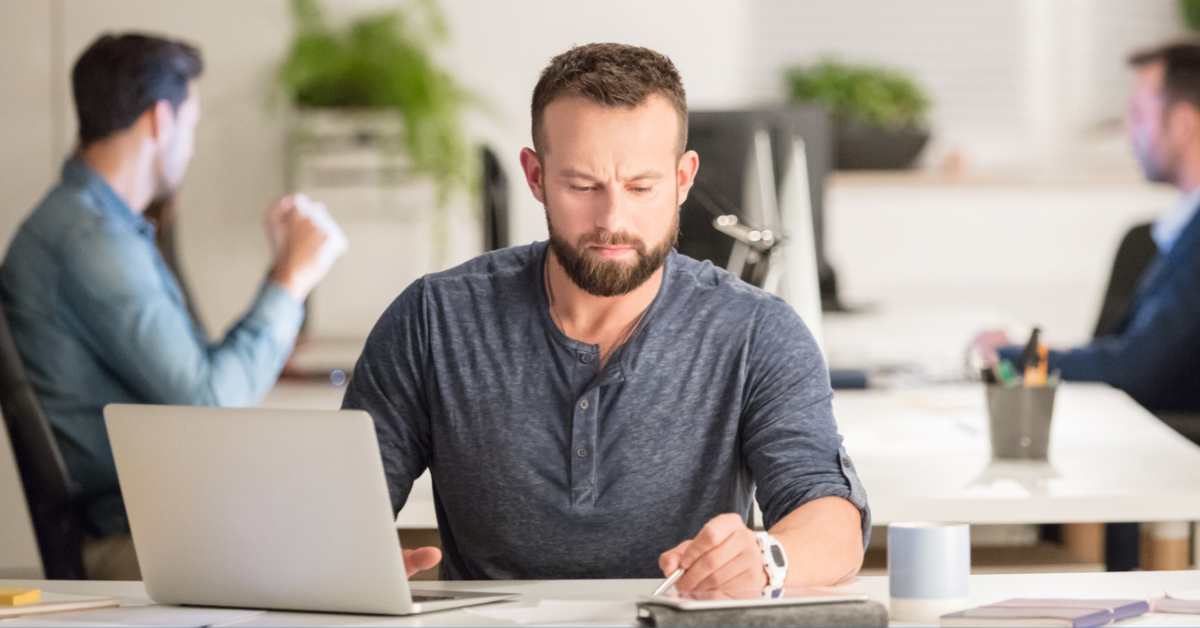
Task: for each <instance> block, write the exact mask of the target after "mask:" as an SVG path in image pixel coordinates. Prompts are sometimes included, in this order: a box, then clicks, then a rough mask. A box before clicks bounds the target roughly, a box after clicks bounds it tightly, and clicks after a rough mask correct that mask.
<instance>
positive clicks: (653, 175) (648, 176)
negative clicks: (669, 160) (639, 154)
mask: <svg viewBox="0 0 1200 628" xmlns="http://www.w3.org/2000/svg"><path fill="white" fill-rule="evenodd" d="M558 176H560V177H562V178H564V179H586V180H588V181H596V180H597V179H596V177H593V176H592V175H590V174H587V173H583V172H580V171H578V170H574V169H571V168H567V169H566V170H562V171H560V172H559V173H558ZM661 178H663V174H662V173H661V172H659V171H658V170H647V171H645V172H642V173H639V174H636V175H634V176H632V177H629V179H628V180H630V181H653V180H657V179H661Z"/></svg>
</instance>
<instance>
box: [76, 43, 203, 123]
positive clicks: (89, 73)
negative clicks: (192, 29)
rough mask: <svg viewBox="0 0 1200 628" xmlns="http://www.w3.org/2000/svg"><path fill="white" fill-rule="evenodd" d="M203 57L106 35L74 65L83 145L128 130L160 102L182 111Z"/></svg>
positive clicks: (177, 47)
mask: <svg viewBox="0 0 1200 628" xmlns="http://www.w3.org/2000/svg"><path fill="white" fill-rule="evenodd" d="M203 69H204V62H203V61H202V60H201V58H200V51H199V50H197V49H196V48H195V47H194V46H191V45H189V44H186V43H183V42H181V41H172V40H169V39H163V38H160V37H151V36H148V35H137V34H127V35H103V36H101V37H100V38H99V39H97V40H96V41H95V42H93V43H92V45H91V46H88V49H87V50H85V51H84V52H83V54H82V55H80V56H79V59H78V60H77V61H75V68H74V70H72V72H71V85H72V88H73V89H74V92H75V112H76V114H77V115H78V116H79V143H80V145H81V146H87V145H88V144H91V143H92V142H95V141H97V140H102V139H104V138H106V137H108V136H110V135H112V134H113V133H116V132H118V131H123V130H125V129H128V128H129V127H130V126H132V125H133V123H134V122H135V121H137V119H138V117H140V116H141V115H142V113H144V112H145V111H146V110H147V109H150V108H152V107H154V105H155V104H156V103H158V102H159V101H160V100H165V101H167V102H168V103H170V104H171V108H172V110H175V111H178V110H179V105H180V104H182V103H183V101H185V100H187V97H188V83H189V82H190V81H191V80H192V79H194V78H196V77H197V76H200V72H201V71H203Z"/></svg>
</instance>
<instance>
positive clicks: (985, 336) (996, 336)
mask: <svg viewBox="0 0 1200 628" xmlns="http://www.w3.org/2000/svg"><path fill="white" fill-rule="evenodd" d="M1011 344H1012V342H1011V341H1010V340H1009V339H1008V334H1005V333H1004V332H1003V331H1000V330H998V329H996V330H990V331H985V332H983V333H981V334H979V335H978V336H975V339H974V340H972V341H971V344H970V345H969V346H968V347H967V351H968V353H970V352H975V353H976V354H978V355H979V357H980V358H982V360H983V363H984V364H995V363H996V362H998V361H999V360H1000V357H999V355H998V354H997V353H996V350H997V349H999V348H1000V347H1007V346H1008V345H1011Z"/></svg>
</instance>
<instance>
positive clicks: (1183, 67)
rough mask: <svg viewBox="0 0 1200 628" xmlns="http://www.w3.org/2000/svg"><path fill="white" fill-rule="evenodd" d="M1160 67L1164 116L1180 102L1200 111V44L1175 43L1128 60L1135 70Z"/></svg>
mask: <svg viewBox="0 0 1200 628" xmlns="http://www.w3.org/2000/svg"><path fill="white" fill-rule="evenodd" d="M1158 63H1161V64H1162V65H1163V86H1162V97H1163V105H1164V106H1163V114H1164V115H1165V114H1166V112H1167V110H1168V109H1169V108H1170V106H1171V105H1174V104H1175V103H1178V102H1186V103H1188V104H1190V105H1192V106H1193V107H1195V108H1196V109H1197V110H1200V44H1196V43H1193V42H1175V43H1170V44H1167V45H1165V46H1159V47H1158V48H1152V49H1149V50H1143V51H1141V52H1136V53H1134V54H1133V55H1130V57H1129V64H1130V65H1132V66H1133V67H1135V68H1141V67H1144V66H1147V65H1154V64H1158Z"/></svg>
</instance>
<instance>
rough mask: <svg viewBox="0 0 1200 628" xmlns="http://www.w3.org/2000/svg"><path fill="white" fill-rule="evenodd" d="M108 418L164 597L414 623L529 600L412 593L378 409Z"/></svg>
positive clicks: (192, 411)
mask: <svg viewBox="0 0 1200 628" xmlns="http://www.w3.org/2000/svg"><path fill="white" fill-rule="evenodd" d="M104 418H105V422H106V423H107V424H108V436H109V440H110V441H111V442H112V450H113V457H114V458H115V460H116V464H117V476H118V479H119V480H120V483H121V492H122V493H123V494H124V496H125V507H126V510H127V511H128V513H129V527H130V529H131V531H132V533H133V544H134V547H135V548H136V550H137V555H138V563H139V564H140V566H141V569H142V578H143V580H144V581H145V585H146V592H147V593H148V594H149V596H150V598H151V599H153V600H154V601H155V602H159V603H162V604H194V605H202V606H226V607H242V608H261V609H286V610H299V611H325V612H340V613H372V614H385V615H409V614H414V613H424V612H429V611H439V610H444V609H450V608H457V607H461V606H469V605H475V604H484V603H488V602H497V601H504V600H511V599H513V598H515V597H516V596H515V595H511V594H505V593H494V592H478V593H473V592H462V591H442V590H433V591H418V590H410V589H409V586H408V578H407V577H406V575H405V571H404V561H403V559H402V557H401V554H400V543H399V539H398V537H397V534H396V525H395V518H394V517H393V514H392V506H391V499H390V497H389V496H388V490H387V485H386V484H385V481H384V474H383V462H382V460H381V459H380V455H379V445H378V443H377V441H376V439H375V426H374V424H373V423H372V421H371V417H370V416H369V415H368V414H367V413H366V412H363V411H359V410H332V411H311V410H310V411H301V410H273V409H257V408H252V409H233V408H189V407H178V406H150V405H120V404H113V405H109V406H107V407H105V408H104Z"/></svg>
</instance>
